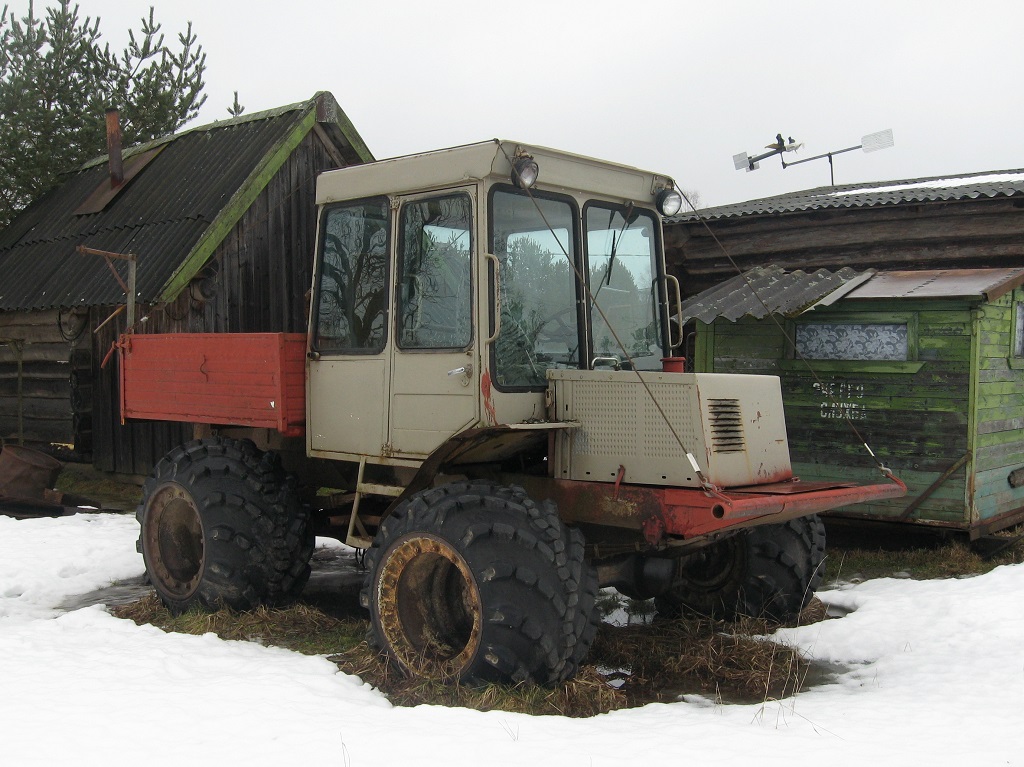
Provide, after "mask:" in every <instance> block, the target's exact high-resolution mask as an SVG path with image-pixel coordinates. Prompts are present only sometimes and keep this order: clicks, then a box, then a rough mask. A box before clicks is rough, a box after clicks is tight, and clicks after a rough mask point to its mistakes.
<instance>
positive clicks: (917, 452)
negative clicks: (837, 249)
mask: <svg viewBox="0 0 1024 767" xmlns="http://www.w3.org/2000/svg"><path fill="white" fill-rule="evenodd" d="M1022 285H1024V268H1005V269H945V270H919V271H878V272H875V271H874V270H868V271H864V272H858V271H857V270H854V269H850V268H845V269H842V270H839V271H836V272H830V271H828V270H824V269H822V270H818V271H816V272H809V273H808V272H803V271H786V270H783V269H781V268H778V267H769V268H755V269H753V270H750V271H748V272H747V273H746V274H744V275H743V276H742V277H735V278H733V279H732V280H727V281H726V282H724V283H722V284H721V285H719V286H717V287H715V288H711V289H709V290H707V291H705V292H704V293H701V294H699V295H697V296H695V297H692V298H690V299H689V300H687V301H684V304H683V313H684V316H685V317H686V318H688V319H690V320H693V321H695V323H696V344H695V352H696V357H695V359H694V361H693V362H694V368H695V369H696V370H698V371H714V372H742V373H765V374H771V375H777V376H779V377H780V378H781V381H782V391H783V399H784V401H785V406H786V425H787V430H788V432H789V441H790V449H791V453H792V458H793V463H794V471H795V472H796V473H797V474H798V475H799V476H800V477H801V478H803V479H807V480H818V479H820V480H829V481H852V480H869V479H876V478H877V477H878V469H877V466H876V463H875V459H874V457H873V456H872V454H871V452H873V453H874V456H877V458H878V460H880V461H881V462H882V463H883V464H884V465H886V466H888V467H889V468H891V469H892V470H893V471H894V472H895V473H896V475H897V476H899V477H900V478H901V479H902V480H903V481H904V482H906V484H907V486H908V489H909V493H908V495H907V496H906V497H905V498H899V499H893V500H888V501H882V502H876V503H873V504H862V505H858V506H853V507H850V508H849V509H846V510H841V511H840V512H833V514H840V515H842V516H847V517H855V518H860V519H863V518H869V519H877V520H886V521H909V522H914V523H918V524H927V525H933V526H938V527H946V528H952V529H957V530H968V531H970V533H971V535H972V536H978V535H982V534H986V533H988V532H991V531H994V530H998V529H1001V528H1004V527H1007V526H1009V525H1011V524H1014V523H1016V522H1019V521H1021V520H1022V519H1024V397H1022V396H1021V394H1022V392H1024V289H1022V288H1021V286H1022ZM755 291H756V294H757V297H755V295H754V293H755ZM865 443H866V445H867V446H869V447H870V449H871V452H869V451H868V449H867V448H866V447H865Z"/></svg>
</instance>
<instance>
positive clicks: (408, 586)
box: [378, 533, 482, 679]
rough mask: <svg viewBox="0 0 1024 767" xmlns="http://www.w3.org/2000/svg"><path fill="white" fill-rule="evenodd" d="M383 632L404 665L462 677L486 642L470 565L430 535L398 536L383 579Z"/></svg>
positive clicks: (419, 671)
mask: <svg viewBox="0 0 1024 767" xmlns="http://www.w3.org/2000/svg"><path fill="white" fill-rule="evenodd" d="M378 589H379V594H378V605H379V614H380V624H381V630H382V632H383V634H384V638H385V640H386V642H387V644H388V646H389V648H390V650H391V652H392V654H393V656H394V657H395V659H396V660H397V661H398V663H399V664H400V665H401V666H403V667H404V668H405V669H406V670H407V671H409V672H411V673H413V674H415V675H417V676H423V677H428V678H434V679H454V678H457V677H459V675H460V674H461V673H462V672H463V670H464V669H465V668H467V667H468V665H469V664H470V663H471V661H472V659H473V657H474V655H475V654H476V651H477V649H478V647H479V645H480V632H481V612H482V608H481V603H480V592H479V589H478V588H477V586H476V580H475V579H474V578H473V576H472V573H471V572H470V569H469V565H468V564H467V563H466V560H465V559H463V557H462V555H461V554H459V552H458V551H456V550H455V549H454V548H453V547H452V546H451V545H450V544H448V543H447V542H446V541H444V540H442V539H440V538H438V537H436V536H433V535H429V534H426V533H416V534H413V535H409V536H407V537H404V538H402V539H400V540H398V541H397V542H396V543H395V544H393V545H392V546H391V547H390V548H389V549H388V551H387V552H386V554H385V557H384V562H383V564H382V566H381V576H380V579H379V581H378Z"/></svg>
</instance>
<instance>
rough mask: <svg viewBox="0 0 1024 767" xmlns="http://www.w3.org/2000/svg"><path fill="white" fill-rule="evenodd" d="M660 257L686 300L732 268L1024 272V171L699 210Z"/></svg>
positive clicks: (671, 236) (815, 192)
mask: <svg viewBox="0 0 1024 767" xmlns="http://www.w3.org/2000/svg"><path fill="white" fill-rule="evenodd" d="M665 249H666V255H667V257H668V260H669V265H670V269H671V270H672V271H673V272H674V273H675V274H676V276H677V277H678V278H679V280H680V282H681V283H682V287H683V292H684V294H685V295H688V296H692V295H695V294H697V293H699V292H701V291H703V290H706V289H707V288H710V287H713V286H715V285H717V284H719V283H721V282H723V281H725V280H728V279H731V278H732V277H735V276H736V274H737V266H738V267H739V269H740V270H741V271H745V270H747V269H751V268H753V267H756V266H768V265H774V266H780V267H782V268H784V269H804V270H813V269H830V270H833V271H834V270H836V269H840V268H843V267H853V268H856V269H872V268H873V269H908V270H911V269H962V268H980V267H1009V268H1014V267H1018V266H1024V170H1008V171H987V172H984V173H968V174H961V175H954V176H940V177H933V178H921V179H912V180H903V181H881V182H872V183H862V184H847V185H840V186H827V187H820V188H817V189H810V190H807V191H802V192H794V193H792V194H784V195H779V196H776V197H767V198H764V199H759V200H751V201H748V202H742V203H736V204H735V205H723V206H721V207H715V208H707V209H705V210H701V211H699V212H698V213H689V214H684V215H679V216H675V217H673V218H671V219H668V220H667V221H666V226H665ZM730 259H731V260H730ZM734 264H735V265H734Z"/></svg>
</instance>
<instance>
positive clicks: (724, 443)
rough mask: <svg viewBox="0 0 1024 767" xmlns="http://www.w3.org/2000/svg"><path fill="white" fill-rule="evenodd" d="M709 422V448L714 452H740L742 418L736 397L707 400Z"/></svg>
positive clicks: (742, 449) (744, 446) (742, 446)
mask: <svg viewBox="0 0 1024 767" xmlns="http://www.w3.org/2000/svg"><path fill="white" fill-rule="evenodd" d="M708 411H709V416H710V419H709V420H710V422H711V450H712V451H713V452H715V453H742V452H743V451H744V450H745V449H746V444H745V443H744V441H743V420H742V418H741V417H740V401H739V400H738V399H712V400H708Z"/></svg>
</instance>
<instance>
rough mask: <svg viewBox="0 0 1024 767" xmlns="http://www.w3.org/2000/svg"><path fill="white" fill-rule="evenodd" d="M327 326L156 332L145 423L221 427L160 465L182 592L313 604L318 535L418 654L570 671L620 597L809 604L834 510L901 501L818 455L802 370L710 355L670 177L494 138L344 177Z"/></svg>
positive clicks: (149, 528)
mask: <svg viewBox="0 0 1024 767" xmlns="http://www.w3.org/2000/svg"><path fill="white" fill-rule="evenodd" d="M316 200H317V206H318V224H317V227H318V230H317V231H318V234H317V249H316V252H315V254H313V258H314V259H315V265H314V269H313V275H314V276H313V284H312V286H311V290H310V293H309V294H308V302H309V323H308V330H307V332H306V333H305V334H294V333H292V334H290V333H265V334H259V333H257V334H163V335H161V334H150V335H146V334H141V333H136V334H130V335H126V336H124V337H123V338H122V339H121V340H120V342H119V347H120V351H119V354H120V362H121V365H120V376H121V399H122V402H121V409H122V415H123V417H124V418H126V419H158V420H172V421H182V422H187V423H192V424H194V431H195V437H196V438H195V439H194V440H193V441H191V442H189V443H188V444H185V445H182V446H180V447H178V448H175V449H174V450H172V451H171V452H170V453H169V454H168V455H167V456H165V457H164V458H163V459H162V460H161V461H160V462H159V464H158V465H157V466H156V468H155V469H154V471H153V473H152V475H151V476H150V477H149V478H148V479H147V480H146V482H145V486H144V491H143V499H142V502H141V504H140V506H139V509H138V520H139V522H140V525H141V534H140V538H139V544H138V546H139V550H140V551H141V553H142V555H143V557H144V559H145V563H146V569H147V572H148V575H149V578H150V579H151V581H152V583H153V585H154V587H155V589H156V592H157V594H158V595H159V596H160V598H161V599H162V600H163V602H164V603H165V604H166V605H167V606H168V607H169V608H170V609H171V610H173V611H178V612H180V611H184V610H187V609H190V608H193V607H197V606H198V607H204V608H210V609H216V608H219V607H228V608H232V609H236V610H245V609H249V608H253V607H256V606H259V605H275V604H281V603H285V602H288V601H289V600H292V599H294V598H295V597H296V596H297V595H298V594H299V592H300V591H301V589H302V587H303V585H304V583H305V582H306V580H307V579H308V577H309V572H310V566H309V560H310V556H311V553H312V551H313V546H314V536H317V535H321V536H333V537H335V538H338V539H339V540H341V541H343V542H345V543H347V544H349V545H351V546H353V547H356V548H357V549H359V550H362V551H363V552H364V563H365V569H366V575H365V583H364V585H363V587H362V590H361V592H360V597H359V599H360V603H361V604H362V606H363V607H365V608H366V610H368V612H369V617H370V623H371V629H370V635H371V642H372V643H373V644H375V645H376V646H377V647H379V649H380V650H381V651H382V652H383V653H385V654H386V655H387V657H388V658H389V660H390V661H391V662H393V663H394V664H395V665H396V666H397V667H398V668H399V669H400V670H401V671H403V672H404V673H407V674H410V675H414V676H420V677H425V678H429V679H437V680H447V681H459V682H473V683H476V682H501V683H519V682H534V683H538V684H541V685H552V684H557V683H560V682H562V681H564V680H566V679H568V678H569V677H571V676H572V675H573V674H574V673H575V672H576V671H577V669H578V668H579V667H580V664H581V663H582V662H583V660H584V658H585V657H586V654H587V652H588V650H589V648H590V646H591V643H592V642H593V640H594V637H595V633H596V630H597V625H598V616H597V610H596V604H595V603H596V601H597V598H598V593H599V589H601V588H605V587H615V588H616V589H618V590H619V591H620V592H622V593H624V594H626V595H628V596H631V597H635V598H642V599H649V598H653V599H654V600H655V604H656V606H657V609H658V611H659V612H660V613H662V614H664V615H667V616H680V615H683V614H691V613H699V614H704V615H709V616H714V617H723V618H733V617H735V616H738V615H752V616H763V617H766V618H769V619H772V620H777V621H783V620H787V619H790V618H792V617H793V616H795V615H796V614H798V613H799V612H800V611H801V610H802V609H803V607H805V606H806V604H807V603H808V601H809V599H810V597H811V595H812V594H813V592H814V589H815V588H816V586H817V585H818V584H819V582H820V580H821V577H822V571H821V570H822V568H821V565H822V559H823V556H824V548H825V536H824V528H823V525H822V523H821V520H820V519H819V517H818V516H817V512H821V511H825V510H828V509H832V508H835V507H838V506H843V505H847V504H851V503H857V502H860V501H869V500H875V499H879V498H886V497H896V496H899V495H902V494H903V493H905V491H906V488H905V487H904V486H903V485H902V483H900V482H899V480H897V479H896V478H895V477H892V476H891V475H888V476H887V477H886V478H884V481H880V482H879V483H878V484H872V485H860V486H858V485H855V484H835V483H832V484H827V483H810V482H802V481H800V480H799V478H797V477H795V476H794V475H793V471H792V467H791V465H790V459H789V451H788V446H787V437H786V426H785V419H784V414H783V405H782V396H781V391H780V387H779V380H778V378H776V377H771V376H745V375H723V374H703V373H697V374H693V373H686V372H683V365H682V362H683V361H682V358H681V357H680V356H679V355H678V353H677V350H678V349H679V348H680V347H681V345H682V342H683V338H682V336H681V334H682V324H681V322H680V321H679V320H680V318H679V316H678V307H679V304H680V294H681V291H680V286H679V283H678V281H677V279H676V278H675V277H674V276H673V275H671V274H669V273H668V272H667V270H666V265H665V255H664V248H663V239H662V217H663V216H665V215H672V214H674V213H676V212H677V211H678V210H679V209H680V206H681V194H680V192H679V190H678V189H677V187H676V185H675V183H674V181H673V180H672V179H671V178H669V177H668V176H665V175H661V174H657V173H650V172H646V171H641V170H638V169H636V168H632V167H627V166H624V165H618V164H613V163H609V162H603V161H598V160H595V159H590V158H587V157H582V156H578V155H573V154H569V153H566V152H561V151H556V150H552V149H546V148H542V147H538V146H531V145H527V144H523V143H518V142H514V141H502V140H493V141H487V142H482V143H478V144H472V145H467V146H461V147H456V148H451V149H445V150H441V151H435V152H428V153H424V154H417V155H412V156H407V157H399V158H395V159H389V160H382V161H378V162H373V163H369V164H366V165H358V166H353V167H347V168H342V169H339V170H332V171H327V172H324V173H323V174H321V175H320V176H319V178H318V181H317V188H316Z"/></svg>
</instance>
